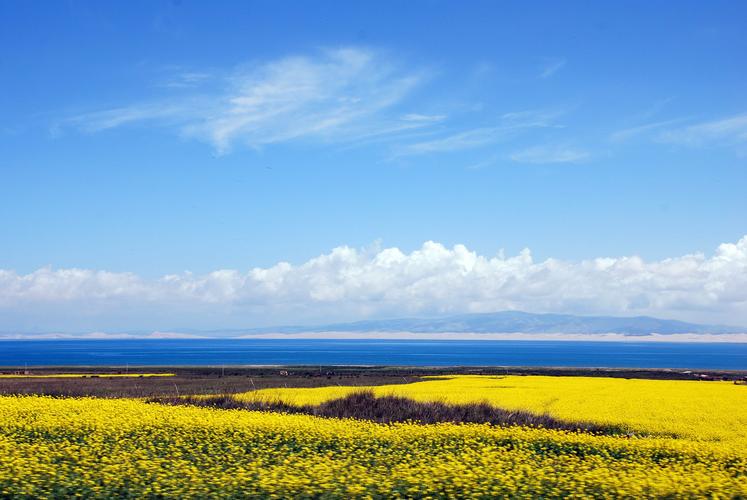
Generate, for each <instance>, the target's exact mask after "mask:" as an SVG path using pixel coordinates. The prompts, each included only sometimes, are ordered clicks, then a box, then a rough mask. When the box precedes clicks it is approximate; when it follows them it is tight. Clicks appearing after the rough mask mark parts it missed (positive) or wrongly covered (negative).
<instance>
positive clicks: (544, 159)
mask: <svg viewBox="0 0 747 500" xmlns="http://www.w3.org/2000/svg"><path fill="white" fill-rule="evenodd" d="M590 157H591V154H590V153H589V152H588V151H585V150H583V149H579V148H575V147H571V146H565V145H540V146H533V147H531V148H526V149H522V150H520V151H516V152H514V153H512V154H511V155H510V158H511V160H513V161H515V162H517V163H537V164H541V163H577V162H580V161H583V160H587V159H589V158H590Z"/></svg>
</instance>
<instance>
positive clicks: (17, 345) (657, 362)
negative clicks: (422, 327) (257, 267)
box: [0, 339, 747, 370]
mask: <svg viewBox="0 0 747 500" xmlns="http://www.w3.org/2000/svg"><path fill="white" fill-rule="evenodd" d="M24 365H27V366H125V365H130V366H216V365H327V366H328V365H362V366H377V365H378V366H434V367H436V366H567V367H599V368H602V367H604V368H685V369H688V368H690V369H698V368H700V369H712V370H746V369H747V344H738V343H666V342H575V341H490V340H485V341H456V340H448V341H437V340H417V341H412V340H324V339H318V340H307V339H304V340H299V339H168V340H166V339H158V340H156V339H149V340H2V341H0V366H24Z"/></svg>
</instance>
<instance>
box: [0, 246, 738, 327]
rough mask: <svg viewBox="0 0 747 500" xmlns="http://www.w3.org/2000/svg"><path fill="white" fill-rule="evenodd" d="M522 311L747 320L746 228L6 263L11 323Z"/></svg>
mask: <svg viewBox="0 0 747 500" xmlns="http://www.w3.org/2000/svg"><path fill="white" fill-rule="evenodd" d="M506 309H518V310H525V311H529V312H566V313H576V314H621V315H638V314H646V315H654V316H660V317H669V318H676V319H683V320H690V321H705V322H719V323H726V324H737V325H747V236H745V237H743V238H742V239H740V240H739V241H738V242H736V243H724V244H722V245H720V246H718V248H717V249H716V250H715V252H714V253H713V254H712V255H710V256H706V255H703V254H699V253H695V254H688V255H684V256H680V257H673V258H668V259H664V260H659V261H644V260H643V259H641V258H640V257H636V256H632V257H619V258H596V259H592V260H585V261H581V262H569V261H563V260H558V259H547V260H544V261H535V259H533V257H532V254H531V252H530V251H529V250H528V249H526V250H523V251H522V252H520V253H519V254H518V255H515V256H510V257H505V256H503V255H502V254H498V255H496V256H492V257H488V256H482V255H479V254H477V253H476V252H474V251H471V250H469V249H468V248H467V247H465V246H464V245H456V246H454V247H452V248H447V247H445V246H444V245H441V244H439V243H435V242H430V241H429V242H426V243H424V244H423V245H422V247H421V248H419V249H417V250H415V251H412V252H410V253H406V252H403V251H401V250H400V249H398V248H385V249H378V248H374V249H355V248H350V247H347V246H343V247H338V248H335V249H333V250H332V251H331V252H329V253H326V254H323V255H320V256H318V257H315V258H313V259H310V260H308V261H307V262H304V263H302V264H300V265H292V264H290V263H287V262H280V263H278V264H276V265H274V266H272V267H267V268H254V269H251V270H249V271H246V272H242V271H237V270H218V271H215V272H211V273H208V274H204V275H194V274H191V273H182V274H174V275H166V276H163V277H161V278H158V279H145V278H143V277H140V276H138V275H136V274H133V273H114V272H108V271H97V270H88V269H52V268H48V267H47V268H42V269H39V270H37V271H34V272H32V273H29V274H25V275H22V274H17V273H16V272H13V271H10V270H0V318H2V319H0V331H2V330H4V331H9V330H12V329H21V328H26V329H29V328H34V329H37V330H40V329H50V328H51V329H59V330H65V329H68V330H70V329H75V328H92V329H93V328H120V329H128V328H129V329H132V328H168V327H174V326H181V327H189V326H192V327H195V328H206V327H208V328H209V327H212V328H220V327H229V326H234V327H248V326H259V325H267V324H289V323H297V322H306V321H320V322H333V321H338V320H349V319H361V318H371V317H387V316H389V317H392V316H398V315H431V314H432V315H436V314H448V313H459V312H489V311H498V310H506Z"/></svg>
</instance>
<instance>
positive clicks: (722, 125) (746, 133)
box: [656, 113, 747, 147]
mask: <svg viewBox="0 0 747 500" xmlns="http://www.w3.org/2000/svg"><path fill="white" fill-rule="evenodd" d="M656 139H657V140H658V141H659V142H664V143H669V144H678V145H682V146H691V147H701V146H741V145H744V144H747V113H741V114H737V115H732V116H727V117H724V118H719V119H716V120H711V121H705V122H700V123H695V124H692V125H688V126H685V127H679V128H674V129H670V130H665V131H662V132H661V133H659V134H658V136H657V137H656Z"/></svg>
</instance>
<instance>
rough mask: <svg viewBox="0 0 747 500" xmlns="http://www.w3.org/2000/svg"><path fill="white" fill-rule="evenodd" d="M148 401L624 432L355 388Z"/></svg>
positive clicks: (385, 420) (335, 415) (389, 420)
mask: <svg viewBox="0 0 747 500" xmlns="http://www.w3.org/2000/svg"><path fill="white" fill-rule="evenodd" d="M148 401H149V402H151V403H161V404H172V405H193V406H207V407H212V408H223V409H244V410H254V411H274V412H281V413H303V414H307V415H315V416H318V417H330V418H357V419H362V420H371V421H373V422H379V423H393V422H418V423H422V424H435V423H439V422H452V423H488V424H492V425H500V426H511V425H521V426H529V427H542V428H546V429H561V430H569V431H580V432H590V433H594V434H620V433H624V430H623V429H619V428H614V427H609V426H603V425H598V424H592V423H584V422H578V423H574V422H566V421H562V420H558V419H556V418H554V417H551V416H549V415H537V414H534V413H530V412H526V411H510V410H504V409H501V408H496V407H494V406H492V405H489V404H487V403H472V404H445V403H440V402H420V401H414V400H412V399H408V398H403V397H396V396H383V397H376V396H375V395H374V393H373V391H360V392H355V393H353V394H350V395H348V396H345V397H343V398H339V399H333V400H330V401H327V402H325V403H322V404H320V405H316V406H312V405H304V406H295V405H290V404H287V403H284V402H281V401H238V400H236V399H235V398H234V397H232V396H230V395H224V396H211V397H203V398H197V397H182V398H179V397H161V398H152V399H150V400H148Z"/></svg>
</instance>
